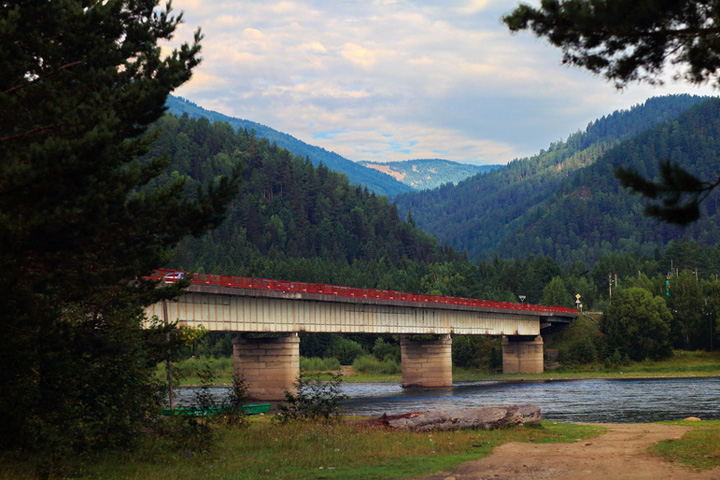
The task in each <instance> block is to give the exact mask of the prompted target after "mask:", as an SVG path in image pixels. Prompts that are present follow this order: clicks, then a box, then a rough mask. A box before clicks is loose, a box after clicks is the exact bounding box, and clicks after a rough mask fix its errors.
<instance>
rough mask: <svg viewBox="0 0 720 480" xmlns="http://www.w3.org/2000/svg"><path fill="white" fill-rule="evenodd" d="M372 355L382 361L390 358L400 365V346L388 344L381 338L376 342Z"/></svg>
mask: <svg viewBox="0 0 720 480" xmlns="http://www.w3.org/2000/svg"><path fill="white" fill-rule="evenodd" d="M372 353H373V355H375V358H377V359H378V360H381V361H382V360H385V359H386V358H387V357H388V356H390V357H391V358H392V359H393V360H395V362H397V363H400V345H398V344H396V343H390V342H386V341H385V340H383V339H382V338H381V337H378V339H377V340H375V345H373V349H372Z"/></svg>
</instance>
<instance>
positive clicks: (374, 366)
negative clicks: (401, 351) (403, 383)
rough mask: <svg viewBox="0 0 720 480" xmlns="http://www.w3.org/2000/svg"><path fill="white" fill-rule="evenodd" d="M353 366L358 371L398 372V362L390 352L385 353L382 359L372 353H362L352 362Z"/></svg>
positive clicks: (399, 369)
mask: <svg viewBox="0 0 720 480" xmlns="http://www.w3.org/2000/svg"><path fill="white" fill-rule="evenodd" d="M353 368H354V369H355V371H356V372H358V373H383V374H396V373H400V371H401V368H400V364H399V363H398V362H397V361H395V359H394V358H393V356H392V354H389V355H387V356H386V357H385V358H384V359H383V360H382V361H381V360H378V359H377V358H376V357H375V356H374V355H363V356H362V357H358V358H356V359H355V361H354V362H353Z"/></svg>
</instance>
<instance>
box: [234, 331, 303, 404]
mask: <svg viewBox="0 0 720 480" xmlns="http://www.w3.org/2000/svg"><path fill="white" fill-rule="evenodd" d="M233 372H234V373H235V375H236V376H238V375H239V376H240V377H241V378H243V380H244V382H245V386H246V387H247V394H248V396H249V397H250V398H252V399H256V400H282V399H283V398H285V391H288V392H292V393H296V392H295V382H296V381H297V379H298V377H299V376H300V337H298V334H297V333H291V334H290V335H289V336H287V337H279V338H246V337H244V336H243V334H242V333H239V334H237V335H235V337H233Z"/></svg>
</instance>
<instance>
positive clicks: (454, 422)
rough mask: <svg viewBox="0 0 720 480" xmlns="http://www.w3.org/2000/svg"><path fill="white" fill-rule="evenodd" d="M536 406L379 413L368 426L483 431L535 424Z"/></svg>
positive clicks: (421, 429) (540, 417)
mask: <svg viewBox="0 0 720 480" xmlns="http://www.w3.org/2000/svg"><path fill="white" fill-rule="evenodd" d="M541 419H542V416H541V414H540V407H536V406H535V405H510V406H507V407H477V408H452V409H448V410H436V411H431V412H418V413H406V414H403V415H383V416H382V417H379V418H376V419H372V420H370V421H369V422H368V423H370V424H371V425H382V426H386V427H389V428H395V429H406V430H413V431H418V432H425V431H431V430H458V429H461V428H481V429H485V430H489V429H493V428H500V427H505V426H508V425H524V424H526V423H539V422H540V420H541Z"/></svg>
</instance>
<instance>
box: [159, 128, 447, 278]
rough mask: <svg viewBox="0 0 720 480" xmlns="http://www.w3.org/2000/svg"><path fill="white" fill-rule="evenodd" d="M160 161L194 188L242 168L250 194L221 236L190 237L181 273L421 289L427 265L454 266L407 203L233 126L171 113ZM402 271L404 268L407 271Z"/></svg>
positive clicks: (243, 191)
mask: <svg viewBox="0 0 720 480" xmlns="http://www.w3.org/2000/svg"><path fill="white" fill-rule="evenodd" d="M158 126H159V127H160V129H161V132H162V133H161V136H160V138H159V139H158V141H157V142H156V143H155V144H154V145H153V151H152V152H151V154H150V155H158V154H162V153H163V152H168V153H169V155H170V158H171V162H172V163H171V166H170V168H169V169H168V170H167V172H166V173H165V174H164V175H163V176H161V177H160V178H159V179H158V180H157V182H156V183H158V184H161V183H163V182H165V181H167V180H168V179H169V178H170V177H178V176H188V184H187V187H188V190H189V191H193V190H194V188H195V187H196V185H199V184H201V183H202V182H204V181H206V180H207V179H212V178H215V177H216V176H218V175H222V174H225V173H227V172H231V171H232V169H233V168H234V167H235V165H236V164H237V163H238V162H239V163H240V164H241V166H242V182H241V185H240V193H239V195H238V197H237V198H236V200H235V201H234V202H233V203H232V205H231V206H230V209H229V213H228V216H227V219H226V221H225V222H224V223H223V225H222V226H220V227H219V228H217V229H215V230H214V231H213V232H212V233H210V234H208V235H206V236H204V237H202V238H199V239H189V240H186V241H184V242H183V243H182V244H181V245H180V247H179V248H178V250H177V252H176V256H175V259H174V260H173V262H172V266H173V267H177V268H182V269H186V270H195V271H205V272H213V273H223V274H232V275H248V276H264V277H269V278H281V279H288V280H302V281H311V282H312V281H314V282H325V283H338V284H343V285H356V286H366V287H382V288H400V289H402V288H407V289H410V290H419V289H420V280H421V277H422V275H418V273H419V272H418V271H417V270H414V268H415V267H417V266H418V265H421V264H429V263H433V262H440V261H448V260H452V257H453V255H454V254H453V253H452V251H451V250H449V249H443V248H441V247H440V245H439V244H438V242H437V240H436V239H435V238H434V237H432V236H431V235H429V234H427V233H424V232H422V231H421V230H419V229H418V228H416V227H414V226H413V225H412V224H411V223H408V222H404V221H401V220H400V218H399V216H398V212H397V207H396V206H395V205H394V204H392V203H390V202H389V201H388V200H387V198H386V197H384V196H378V195H376V194H375V193H371V192H369V191H368V189H367V188H362V187H360V186H351V185H350V184H349V183H348V180H347V178H346V177H345V176H344V175H341V174H339V173H336V172H332V171H330V170H329V169H328V168H327V167H325V166H324V165H320V166H318V167H315V166H314V165H313V164H312V163H311V162H309V161H308V160H306V159H303V158H302V157H300V156H297V155H293V154H292V153H290V152H289V151H287V150H285V149H283V148H280V147H278V146H276V145H274V144H271V143H270V142H269V141H268V140H267V139H264V138H259V137H257V136H255V135H254V134H253V133H252V132H248V131H246V130H238V131H237V132H236V131H235V130H234V129H233V128H232V127H231V126H230V125H229V124H227V123H223V122H214V123H212V124H211V123H210V122H209V121H208V120H207V119H205V118H200V119H198V120H195V119H191V118H189V117H187V116H183V117H181V118H177V117H175V116H172V115H167V116H166V117H165V118H163V119H162V120H161V121H160V122H159V124H158ZM401 265H402V268H401Z"/></svg>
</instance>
